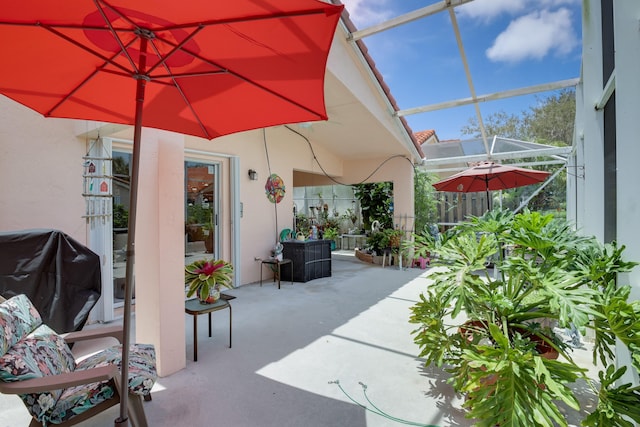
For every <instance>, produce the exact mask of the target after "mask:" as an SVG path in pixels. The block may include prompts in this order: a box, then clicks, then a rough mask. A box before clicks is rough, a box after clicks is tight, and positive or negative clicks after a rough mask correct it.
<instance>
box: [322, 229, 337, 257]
mask: <svg viewBox="0 0 640 427" xmlns="http://www.w3.org/2000/svg"><path fill="white" fill-rule="evenodd" d="M323 238H325V239H327V240H331V250H332V251H334V250H335V249H336V239H337V238H338V229H337V228H333V227H328V228H325V229H324V235H323Z"/></svg>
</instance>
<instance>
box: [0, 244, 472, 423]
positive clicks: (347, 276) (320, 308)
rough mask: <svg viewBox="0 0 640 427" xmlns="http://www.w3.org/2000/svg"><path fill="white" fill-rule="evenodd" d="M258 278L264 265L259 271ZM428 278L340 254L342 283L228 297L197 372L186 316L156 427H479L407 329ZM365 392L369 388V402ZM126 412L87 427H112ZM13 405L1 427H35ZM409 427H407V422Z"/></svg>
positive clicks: (246, 289) (153, 415) (335, 276)
mask: <svg viewBox="0 0 640 427" xmlns="http://www.w3.org/2000/svg"><path fill="white" fill-rule="evenodd" d="M256 268H258V266H256ZM428 272H429V270H428V269H427V270H420V269H416V268H410V269H404V270H398V269H397V267H386V268H381V267H380V266H377V265H372V264H364V263H362V262H360V261H358V260H357V259H355V257H353V256H350V255H347V254H340V253H334V255H333V260H332V276H331V277H328V278H323V279H316V280H313V281H310V282H307V283H294V284H293V285H291V283H290V282H282V289H280V290H278V289H277V286H276V285H275V284H273V283H272V282H271V281H267V282H265V283H264V284H263V286H262V287H260V286H259V284H258V283H255V284H250V285H245V286H241V287H239V288H237V289H233V290H231V291H229V292H228V293H229V294H232V295H235V296H237V299H235V300H233V301H231V304H232V307H233V348H231V349H230V348H229V347H228V345H229V337H228V333H229V323H228V321H229V316H228V311H227V310H223V311H219V312H216V313H214V314H213V323H214V330H213V338H209V337H208V336H207V327H206V322H207V316H199V324H198V326H199V327H198V331H199V340H198V361H197V362H193V332H192V327H193V323H192V318H191V316H186V315H185V329H186V337H187V344H186V349H185V350H186V354H187V367H186V369H183V370H181V371H179V372H177V373H175V374H173V375H171V376H168V377H164V378H160V379H159V380H158V382H157V384H156V386H155V387H154V389H153V392H152V396H153V400H152V401H151V402H145V403H144V407H145V412H146V415H147V419H148V421H149V425H150V426H153V427H169V426H208V425H215V426H220V427H271V426H273V427H276V426H277V427H288V426H292V427H294V426H295V427H316V426H317V427H328V426H335V427H341V426H349V427H359V426H362V427H364V426H367V427H383V426H398V425H402V424H403V423H399V422H398V421H394V420H392V419H389V418H388V417H384V416H381V415H378V414H376V413H374V412H372V411H371V410H368V409H365V408H364V407H363V406H360V405H358V404H356V403H354V402H353V401H351V400H350V399H349V397H347V396H346V395H345V394H344V393H343V392H342V391H341V390H340V388H339V387H338V385H337V384H335V383H332V382H333V381H336V380H338V381H339V383H340V386H342V387H343V388H344V389H345V391H346V392H347V393H348V394H349V395H350V396H351V397H352V398H353V399H355V400H356V401H358V402H359V403H362V404H364V405H366V406H367V408H369V409H372V410H373V409H374V407H373V404H375V406H377V407H378V408H379V409H380V410H382V411H384V412H386V413H388V414H389V415H390V416H392V417H397V418H399V419H401V420H404V421H410V422H412V425H423V426H438V427H444V426H461V427H462V426H470V425H471V424H472V422H471V421H470V420H467V419H465V417H464V414H463V412H462V411H461V410H460V403H461V400H460V399H459V398H458V397H457V396H456V395H455V393H454V391H453V389H452V388H451V386H449V385H447V384H446V383H445V381H446V378H447V374H446V373H444V372H443V371H442V370H439V369H435V368H428V369H424V368H423V366H422V363H421V361H420V359H419V358H418V357H417V354H418V353H419V351H418V347H417V346H416V345H415V344H414V343H413V339H412V335H411V331H412V330H413V329H414V327H415V325H411V324H409V323H408V318H409V315H410V311H409V309H410V307H411V306H412V305H414V304H415V302H416V301H417V300H418V295H419V294H420V293H421V292H422V291H423V290H424V289H425V287H426V286H427V284H428V279H426V278H425V276H426V275H427V274H428ZM359 383H363V384H366V386H367V389H366V392H367V396H368V398H369V399H370V400H371V402H373V404H372V403H368V402H367V401H366V399H365V396H364V394H363V388H362V387H361V385H360V384H359ZM117 416H118V406H116V407H114V408H111V409H110V410H108V411H106V412H104V413H103V414H101V415H100V416H98V417H95V418H94V419H92V420H90V421H86V422H84V423H81V424H79V426H84V427H89V426H95V427H98V426H101V427H102V426H105V427H106V426H112V425H113V421H114V419H115V418H117ZM29 420H30V417H29V415H28V413H27V410H26V409H25V407H24V406H23V405H22V402H21V401H19V399H18V398H17V397H15V396H4V395H0V426H1V427H15V426H27V425H28V424H29ZM404 424H406V422H405V423H404Z"/></svg>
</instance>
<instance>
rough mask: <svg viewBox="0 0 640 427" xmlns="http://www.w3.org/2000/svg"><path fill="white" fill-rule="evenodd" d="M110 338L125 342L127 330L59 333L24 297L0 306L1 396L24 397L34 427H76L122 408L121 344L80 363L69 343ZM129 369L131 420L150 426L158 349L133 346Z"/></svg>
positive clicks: (109, 329) (112, 329)
mask: <svg viewBox="0 0 640 427" xmlns="http://www.w3.org/2000/svg"><path fill="white" fill-rule="evenodd" d="M108 336H111V337H114V338H116V339H118V340H119V341H120V340H121V337H122V327H118V328H99V329H95V330H87V331H79V332H70V333H68V334H62V335H60V334H57V333H56V332H55V331H53V330H52V329H51V328H49V327H48V326H47V325H44V324H42V320H41V317H40V314H39V313H38V311H37V310H36V309H35V307H34V306H33V304H32V303H31V301H30V300H29V299H28V298H27V297H26V296H25V295H17V296H14V297H12V298H10V299H8V300H6V301H5V302H2V303H0V392H2V393H6V394H17V395H19V396H20V397H21V398H22V400H23V402H24V404H25V405H26V407H27V409H28V410H29V412H30V413H31V415H32V417H33V419H32V421H31V424H29V426H30V427H35V426H46V425H51V424H56V425H60V426H71V425H74V424H77V423H79V422H81V421H84V420H86V419H88V418H90V417H92V416H94V415H96V414H97V413H99V412H102V411H104V410H105V409H107V408H109V407H111V406H114V405H116V404H118V403H119V402H120V393H121V392H122V386H121V385H120V384H119V382H120V373H119V365H120V362H121V356H122V346H121V345H114V346H112V347H109V348H107V349H105V350H102V351H100V352H98V353H95V354H93V355H90V356H89V357H87V358H86V359H83V360H82V361H78V362H77V361H76V360H75V359H74V356H73V354H72V353H71V350H70V349H69V346H68V345H67V343H68V342H76V341H80V340H86V339H94V338H104V337H108ZM129 366H130V367H129V381H128V385H127V386H126V387H127V391H128V393H129V405H128V410H129V420H130V421H131V423H132V425H133V426H135V427H146V426H147V421H146V417H145V415H144V409H143V407H142V398H143V397H144V398H145V400H150V397H151V395H150V392H151V387H153V385H154V383H155V381H156V378H157V374H156V367H155V349H154V347H153V346H152V345H146V344H133V345H131V352H130V356H129Z"/></svg>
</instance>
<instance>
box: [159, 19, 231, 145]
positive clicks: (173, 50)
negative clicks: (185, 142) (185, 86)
mask: <svg viewBox="0 0 640 427" xmlns="http://www.w3.org/2000/svg"><path fill="white" fill-rule="evenodd" d="M202 28H204V27H199V28H198V29H196V30H195V31H193V32H192V33H191V35H190V36H189V37H186V38H185V40H183V41H182V43H180V44H179V45H178V46H175V47H174V48H173V49H172V50H171V52H169V53H168V54H167V55H165V56H164V58H163V57H162V54H161V53H160V51H159V50H158V47H157V46H156V45H155V44H154V43H151V47H152V48H153V50H154V51H155V53H156V55H158V56H159V57H160V58H161V61H160V62H158V64H156V65H155V66H154V67H152V68H151V69H149V70H148V72H147V74H149V73H150V72H151V71H153V68H155V67H157V66H159V65H162V68H164V69H165V70H166V71H167V73H169V78H170V79H171V81H172V82H173V87H175V89H176V90H177V91H178V93H179V94H180V97H181V98H182V100H183V101H184V103H185V105H186V107H187V108H188V109H189V111H191V114H192V115H193V118H194V120H195V121H196V122H198V126H199V127H200V129H201V130H202V133H203V134H204V135H205V136H206V137H207V139H211V135H210V134H209V131H208V130H207V128H206V127H205V125H204V123H203V122H202V120H200V116H199V115H198V114H197V113H196V110H195V109H194V108H193V105H192V103H191V102H189V100H188V98H187V96H186V95H185V93H184V91H183V90H182V88H181V87H180V85H179V84H178V82H177V80H176V78H175V76H174V75H173V74H172V73H171V69H170V68H169V66H168V65H167V63H166V60H167V59H168V58H169V57H170V56H171V55H173V54H174V53H175V52H177V51H178V50H181V48H182V46H184V44H185V43H187V42H188V41H189V40H191V39H192V38H193V36H195V35H196V34H197V33H199V32H200V31H201V30H202ZM217 73H219V71H217V72H216V73H215V74H217ZM204 74H205V75H206V74H208V73H204ZM154 78H157V77H154Z"/></svg>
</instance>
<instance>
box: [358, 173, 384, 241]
mask: <svg viewBox="0 0 640 427" xmlns="http://www.w3.org/2000/svg"><path fill="white" fill-rule="evenodd" d="M353 194H354V195H355V196H356V198H357V199H358V201H359V202H360V210H361V211H362V225H363V227H364V229H365V230H371V223H373V221H376V220H377V221H380V225H381V226H382V228H393V210H392V203H393V183H391V182H375V183H367V184H356V185H354V186H353Z"/></svg>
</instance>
